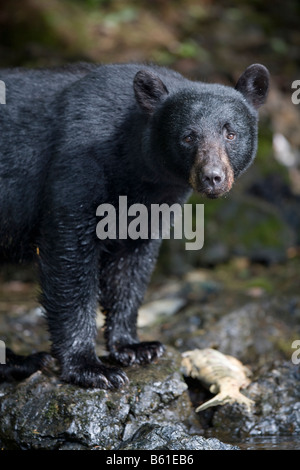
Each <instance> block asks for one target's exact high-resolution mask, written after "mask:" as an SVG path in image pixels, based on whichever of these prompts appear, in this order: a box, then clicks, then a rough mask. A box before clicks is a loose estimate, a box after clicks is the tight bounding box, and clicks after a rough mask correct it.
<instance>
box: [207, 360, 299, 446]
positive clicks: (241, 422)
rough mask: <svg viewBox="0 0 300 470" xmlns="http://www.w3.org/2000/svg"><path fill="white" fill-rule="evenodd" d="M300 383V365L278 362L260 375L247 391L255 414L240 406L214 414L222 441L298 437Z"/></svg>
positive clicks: (226, 408)
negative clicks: (235, 438)
mask: <svg viewBox="0 0 300 470" xmlns="http://www.w3.org/2000/svg"><path fill="white" fill-rule="evenodd" d="M299 381H300V367H299V365H295V364H293V363H292V362H284V363H279V362H277V363H275V364H274V366H273V368H271V370H266V371H265V372H261V373H260V374H259V377H258V378H257V380H255V381H254V382H252V384H251V385H250V386H249V387H248V388H247V390H246V392H245V393H246V394H247V396H248V397H249V398H251V399H252V400H254V402H255V410H254V412H253V413H246V412H245V410H244V409H243V408H242V407H238V406H228V405H225V406H224V407H219V408H218V409H217V411H216V412H215V413H214V415H213V419H212V425H213V427H214V428H215V429H216V430H217V433H218V434H220V435H222V437H223V438H224V436H226V435H228V436H239V437H245V436H261V435H264V436H279V435H284V436H288V435H299V433H300V389H299V386H298V384H299ZM218 434H217V435H218Z"/></svg>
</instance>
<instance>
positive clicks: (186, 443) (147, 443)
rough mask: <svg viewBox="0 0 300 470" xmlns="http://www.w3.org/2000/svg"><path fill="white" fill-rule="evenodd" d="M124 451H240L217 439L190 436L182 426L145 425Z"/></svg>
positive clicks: (124, 447)
mask: <svg viewBox="0 0 300 470" xmlns="http://www.w3.org/2000/svg"><path fill="white" fill-rule="evenodd" d="M119 449H122V450H141V449H144V450H156V449H163V450H238V447H234V446H231V445H229V444H223V443H222V442H220V441H219V440H218V439H216V438H209V439H205V438H204V437H201V436H190V435H189V434H187V433H186V431H185V430H184V428H183V427H182V426H181V425H177V426H174V425H168V426H159V425H157V424H144V425H143V426H141V427H140V429H138V431H137V432H136V433H134V435H133V436H132V437H131V438H130V439H128V440H127V441H126V442H124V443H123V444H121V445H120V447H119Z"/></svg>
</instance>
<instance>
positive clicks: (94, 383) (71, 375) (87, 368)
mask: <svg viewBox="0 0 300 470" xmlns="http://www.w3.org/2000/svg"><path fill="white" fill-rule="evenodd" d="M61 378H62V379H63V380H64V381H65V382H68V383H71V384H74V385H79V386H80V387H84V388H102V389H106V390H111V389H114V388H115V389H118V388H121V387H123V386H124V385H126V384H127V383H128V382H129V380H128V378H127V375H126V374H125V372H123V371H122V370H121V369H119V368H117V367H106V366H105V365H103V364H102V363H101V362H100V360H99V362H97V361H95V362H91V363H82V364H76V365H75V366H74V365H73V366H70V367H65V368H64V369H63V371H62V374H61Z"/></svg>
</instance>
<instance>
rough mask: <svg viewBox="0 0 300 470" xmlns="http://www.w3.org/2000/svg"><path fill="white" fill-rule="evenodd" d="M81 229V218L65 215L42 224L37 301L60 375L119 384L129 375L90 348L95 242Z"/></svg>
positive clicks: (85, 383)
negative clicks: (68, 221)
mask: <svg viewBox="0 0 300 470" xmlns="http://www.w3.org/2000/svg"><path fill="white" fill-rule="evenodd" d="M54 227H55V229H54ZM80 227H81V230H80ZM86 232H87V229H86V224H82V222H80V221H78V225H77V224H76V221H75V220H73V223H72V224H70V226H69V227H68V223H67V221H66V220H64V221H63V223H60V224H53V223H52V224H50V225H48V227H43V231H42V236H41V244H40V246H39V252H40V277H41V288H42V295H41V303H42V305H43V306H44V308H45V311H46V316H47V319H48V324H49V331H50V336H51V341H52V353H53V356H54V357H56V358H57V359H58V361H59V363H60V366H61V377H62V379H63V380H64V381H66V382H69V383H73V384H76V385H80V386H82V387H95V388H105V389H111V388H118V387H121V386H123V385H124V384H125V383H126V382H127V381H128V379H127V376H126V374H125V373H124V372H123V371H121V370H120V369H118V368H116V367H106V366H105V365H104V364H103V363H102V362H101V361H100V359H99V358H98V357H97V355H96V352H95V337H96V333H97V330H96V321H95V314H96V306H97V301H98V258H97V243H96V240H95V237H91V236H88V235H87V233H86Z"/></svg>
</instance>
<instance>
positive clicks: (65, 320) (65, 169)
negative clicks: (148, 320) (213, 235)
mask: <svg viewBox="0 0 300 470" xmlns="http://www.w3.org/2000/svg"><path fill="white" fill-rule="evenodd" d="M0 79H1V80H4V82H5V84H6V103H7V104H6V105H1V106H0V130H1V134H0V135H1V137H0V139H1V145H0V257H1V259H9V260H10V259H14V260H18V261H19V260H22V259H25V258H27V257H28V256H29V255H32V256H33V257H36V250H37V247H38V249H39V256H38V257H37V261H38V264H39V272H40V283H41V289H42V295H41V303H42V305H43V306H44V308H45V311H46V316H47V319H48V324H49V331H50V335H51V340H52V354H53V355H54V356H55V357H56V358H57V359H58V360H59V363H60V366H61V374H62V378H63V379H64V380H65V381H67V382H71V383H75V384H78V385H81V386H84V387H101V388H113V387H120V386H122V385H123V384H125V383H126V381H127V377H126V375H125V373H124V372H123V371H121V370H120V369H118V368H108V367H106V366H104V365H103V364H102V363H101V362H100V360H99V358H98V357H97V356H96V353H95V348H94V343H95V337H96V323H95V312H96V308H97V305H98V303H100V304H101V306H102V308H103V309H104V311H105V312H106V323H105V339H106V343H107V348H108V350H109V352H110V354H111V356H112V358H114V359H115V360H116V361H117V362H119V363H121V364H123V365H126V366H127V365H130V364H133V363H138V364H142V363H148V362H151V361H153V360H154V359H156V358H157V357H159V356H161V354H162V353H163V350H164V348H163V346H162V345H161V344H160V343H158V342H150V343H146V342H144V343H140V342H139V340H138V337H137V333H136V317H137V311H138V308H139V306H140V305H141V303H142V300H143V297H144V293H145V290H146V288H147V284H148V282H149V278H150V275H151V273H152V270H153V268H154V265H155V262H156V259H157V256H158V251H159V245H160V241H159V240H136V241H133V240H130V239H128V240H105V241H101V240H99V239H98V238H97V237H96V225H97V222H98V220H97V217H96V208H97V207H98V205H99V204H102V203H110V204H114V205H115V206H116V207H117V205H118V198H119V196H120V195H127V197H128V205H131V204H133V203H142V204H145V205H146V206H147V207H150V204H151V203H163V202H164V203H168V204H173V203H175V202H180V203H182V202H184V201H185V200H186V199H187V197H188V195H189V194H190V191H191V187H192V188H193V189H196V190H198V191H200V192H202V193H203V194H206V195H208V196H209V197H217V196H219V195H221V194H224V193H225V192H227V191H228V190H229V189H230V188H231V185H232V183H233V179H234V178H236V177H237V176H238V175H239V174H240V173H242V172H243V171H244V170H245V169H246V168H247V167H248V166H249V165H250V163H251V162H252V161H253V159H254V156H255V153H256V140H257V108H258V106H260V105H261V104H262V103H263V101H264V99H265V97H266V94H267V89H268V72H267V70H266V69H265V67H263V66H261V65H257V64H256V65H253V66H251V67H249V68H248V69H247V70H246V72H245V73H244V74H243V75H242V77H241V78H240V79H239V81H238V83H237V87H236V89H232V88H230V87H226V86H222V85H214V84H203V83H200V82H191V81H189V80H187V79H185V78H183V77H182V76H181V75H179V74H178V73H176V72H173V71H171V70H168V69H164V68H159V67H150V66H140V65H136V64H130V65H109V66H100V67H98V66H91V65H82V66H79V67H70V68H64V69H58V70H36V71H30V70H6V71H2V73H0ZM232 136H234V137H232ZM231 140H232V141H231ZM40 365H41V364H40V363H39V364H37V368H38V367H39V366H40ZM0 367H1V374H2V378H3V377H4V378H5V376H6V377H8V376H14V374H13V373H12V371H11V367H13V364H11V366H10V367H8V366H0ZM24 368H25V369H26V366H24ZM5 371H7V375H5V374H6V372H5ZM27 372H28V374H27V375H29V374H30V373H32V367H31V366H30V367H28V371H27ZM24 375H26V373H25V374H23V375H22V376H24Z"/></svg>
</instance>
